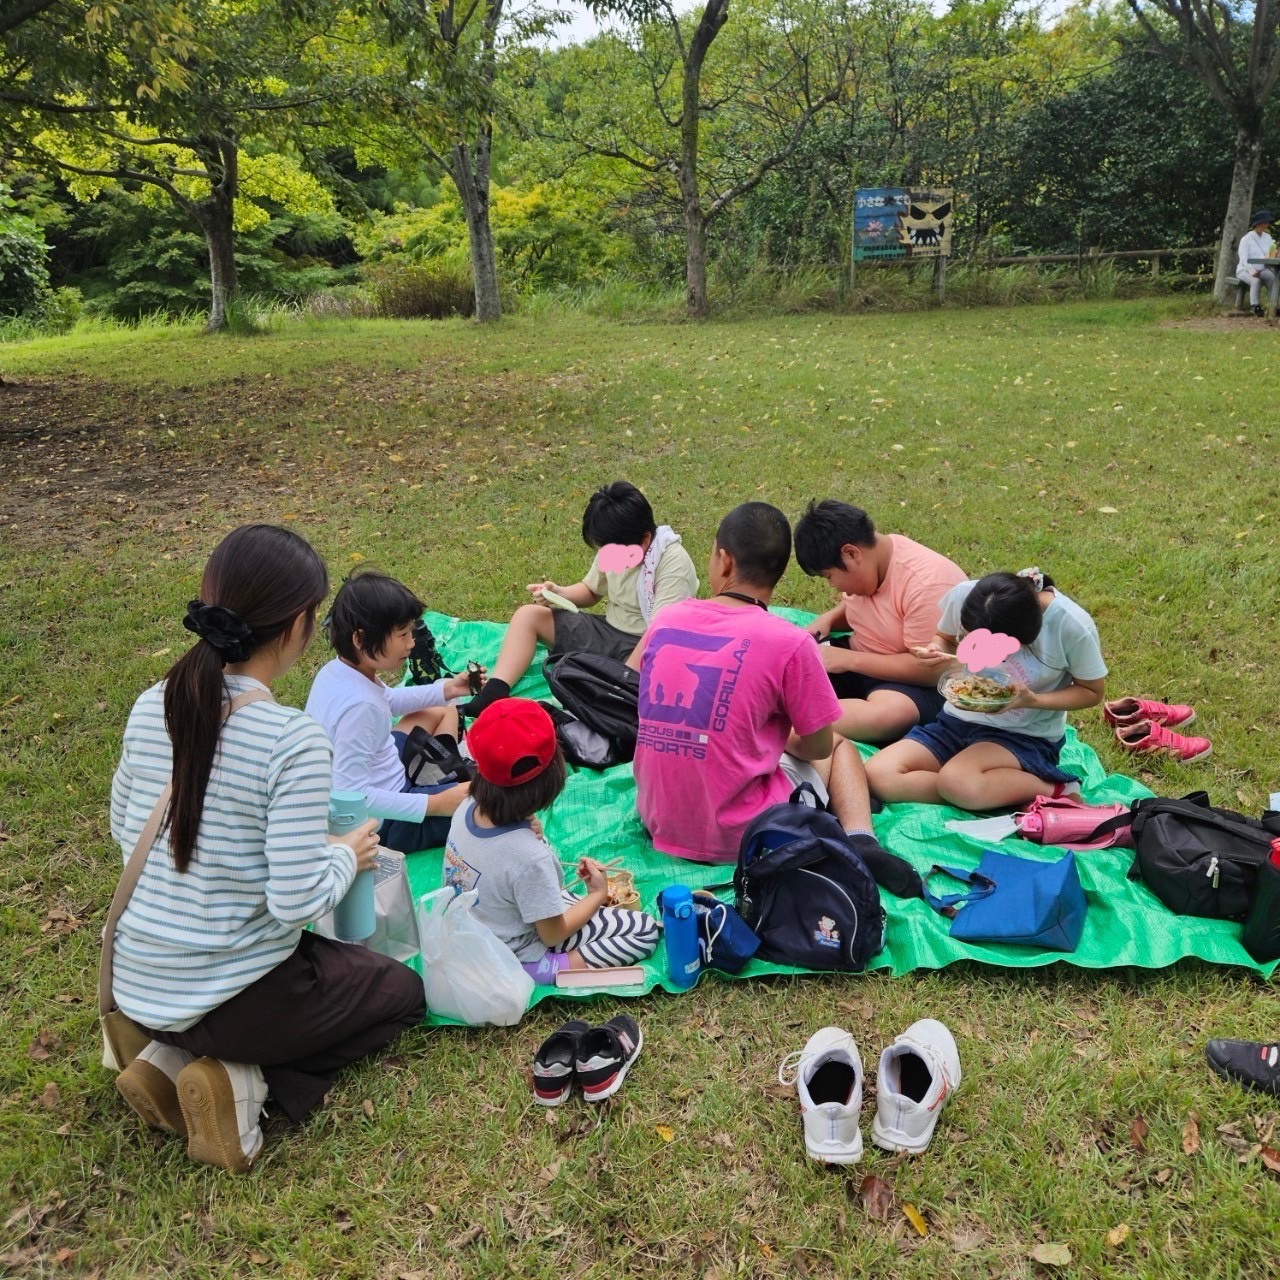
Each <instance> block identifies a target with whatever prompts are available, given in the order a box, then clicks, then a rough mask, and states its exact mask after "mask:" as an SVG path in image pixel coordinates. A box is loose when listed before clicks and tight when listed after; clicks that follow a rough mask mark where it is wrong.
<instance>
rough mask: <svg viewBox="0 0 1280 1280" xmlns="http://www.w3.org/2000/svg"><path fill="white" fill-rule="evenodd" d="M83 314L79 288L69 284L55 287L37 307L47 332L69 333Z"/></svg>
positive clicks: (82, 302)
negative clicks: (59, 287) (58, 287)
mask: <svg viewBox="0 0 1280 1280" xmlns="http://www.w3.org/2000/svg"><path fill="white" fill-rule="evenodd" d="M83 314H84V299H83V298H82V297H81V296H80V290H79V289H73V288H70V287H69V286H66V287H63V288H61V289H55V290H54V291H53V292H52V293H51V294H49V296H48V297H47V298H45V300H44V301H43V302H42V303H41V304H40V307H39V316H40V323H41V325H42V327H43V328H44V330H45V331H46V332H47V333H69V332H70V331H71V330H72V329H74V328H75V327H76V325H77V324H78V323H79V320H80V317H81V316H82V315H83Z"/></svg>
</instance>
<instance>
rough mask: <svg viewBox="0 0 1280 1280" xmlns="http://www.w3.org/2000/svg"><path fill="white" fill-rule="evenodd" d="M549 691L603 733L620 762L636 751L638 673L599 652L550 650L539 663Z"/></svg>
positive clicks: (568, 710) (572, 711)
mask: <svg viewBox="0 0 1280 1280" xmlns="http://www.w3.org/2000/svg"><path fill="white" fill-rule="evenodd" d="M542 674H543V675H544V676H546V678H547V684H548V685H549V686H550V688H551V692H552V693H553V694H555V696H556V698H557V700H558V701H559V703H560V705H561V706H562V707H563V708H564V709H565V710H566V711H567V712H568V713H569V714H570V715H571V716H573V718H574V719H575V720H581V721H582V723H583V724H585V725H586V726H587V728H589V729H594V730H595V731H596V732H597V733H599V734H603V735H604V736H605V737H606V738H608V740H609V741H610V742H611V743H612V744H613V749H614V752H615V753H616V755H617V760H616V761H615V762H614V763H622V762H624V761H627V760H630V759H631V758H632V757H633V756H634V755H635V753H636V730H637V728H638V726H639V720H640V711H639V705H640V675H639V672H636V671H632V670H631V668H630V667H629V666H627V665H626V663H624V662H619V661H618V660H617V659H616V658H609V657H606V656H605V655H604V654H601V653H553V654H552V655H551V657H549V658H548V659H547V660H546V662H544V663H543V664H542Z"/></svg>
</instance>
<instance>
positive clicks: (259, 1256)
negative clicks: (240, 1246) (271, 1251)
mask: <svg viewBox="0 0 1280 1280" xmlns="http://www.w3.org/2000/svg"><path fill="white" fill-rule="evenodd" d="M249 1261H250V1262H255V1263H257V1265H258V1266H260V1267H262V1266H265V1265H266V1264H267V1263H268V1262H270V1261H271V1259H270V1258H268V1257H267V1255H266V1254H265V1253H261V1252H259V1251H258V1250H257V1249H250V1250H249Z"/></svg>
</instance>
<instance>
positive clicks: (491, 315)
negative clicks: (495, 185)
mask: <svg viewBox="0 0 1280 1280" xmlns="http://www.w3.org/2000/svg"><path fill="white" fill-rule="evenodd" d="M489 144H490V137H489V130H488V129H487V128H485V129H482V130H481V131H480V134H479V136H478V137H477V138H476V145H475V152H474V155H473V153H472V151H471V148H469V147H468V146H467V144H466V143H465V142H459V143H458V144H457V145H456V146H455V147H454V148H453V154H452V165H451V169H450V175H451V177H452V178H453V184H454V186H456V187H457V188H458V196H459V197H460V199H461V200H462V212H463V214H464V216H465V217H466V220H467V242H468V244H469V245H470V247H471V279H472V281H473V283H474V285H475V291H476V319H477V320H478V321H480V323H481V324H489V323H490V322H492V321H494V320H500V319H502V301H501V299H500V298H499V296H498V263H497V259H496V257H495V256H494V252H493V228H492V227H491V226H490V225H489Z"/></svg>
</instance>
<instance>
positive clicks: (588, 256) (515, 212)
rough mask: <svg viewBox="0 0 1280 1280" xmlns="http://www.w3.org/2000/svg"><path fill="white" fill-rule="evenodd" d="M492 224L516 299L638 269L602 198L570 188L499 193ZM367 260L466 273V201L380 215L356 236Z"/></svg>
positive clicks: (446, 194) (448, 194)
mask: <svg viewBox="0 0 1280 1280" xmlns="http://www.w3.org/2000/svg"><path fill="white" fill-rule="evenodd" d="M489 220H490V225H491V227H492V229H493V243H494V249H495V252H496V253H497V256H498V262H499V273H500V276H501V278H502V279H503V281H504V282H505V284H506V286H507V287H508V288H509V289H511V290H512V291H514V292H518V293H530V292H533V291H535V290H538V289H545V288H551V287H553V286H566V285H578V284H588V283H597V282H600V281H603V280H605V279H606V278H608V277H609V276H611V275H614V274H616V273H618V272H620V271H623V270H626V269H627V268H628V267H630V266H631V264H632V262H633V254H632V250H631V246H630V245H629V244H628V242H627V239H626V238H625V237H624V236H623V235H621V234H619V233H618V232H617V231H616V230H614V229H613V228H611V227H610V226H609V225H608V224H609V221H610V219H609V214H608V213H607V211H605V210H604V209H602V208H601V207H600V202H599V199H598V197H595V196H593V194H592V193H590V192H588V191H585V190H583V189H582V188H581V187H578V186H571V185H569V184H567V183H551V182H545V183H544V182H540V183H535V184H534V185H533V186H532V187H530V188H528V189H527V190H525V189H519V188H516V187H503V186H499V187H494V188H493V189H492V190H491V192H490V206H489ZM355 244H356V248H357V250H358V251H359V252H360V254H361V256H362V257H364V259H365V260H366V261H368V262H372V263H377V262H383V261H385V260H388V259H395V258H401V259H407V260H408V261H410V262H414V263H420V264H430V265H431V266H433V267H435V266H443V267H447V268H449V269H454V268H465V267H466V266H467V264H468V261H469V254H468V242H467V224H466V220H465V218H464V216H463V212H462V202H461V200H460V199H459V198H458V194H457V192H456V191H455V190H454V189H453V188H452V187H449V188H447V189H446V190H445V191H443V192H442V194H441V196H440V199H439V200H438V201H436V203H435V204H433V205H431V206H430V207H429V208H426V209H411V208H407V207H405V206H400V207H398V208H397V209H395V210H394V211H393V212H392V213H389V214H374V215H373V217H372V218H371V219H370V222H369V223H368V225H367V226H365V227H362V228H358V229H357V230H356V232H355Z"/></svg>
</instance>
